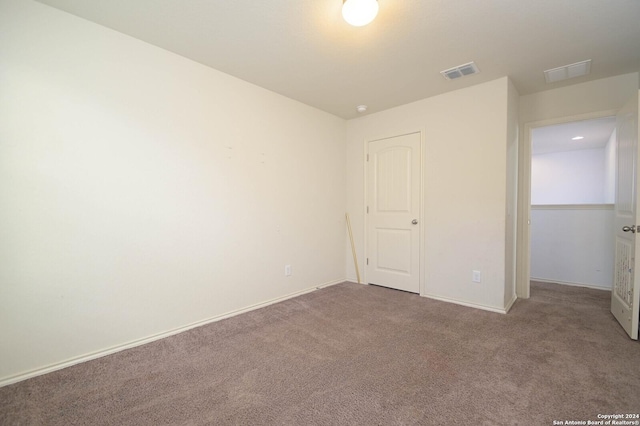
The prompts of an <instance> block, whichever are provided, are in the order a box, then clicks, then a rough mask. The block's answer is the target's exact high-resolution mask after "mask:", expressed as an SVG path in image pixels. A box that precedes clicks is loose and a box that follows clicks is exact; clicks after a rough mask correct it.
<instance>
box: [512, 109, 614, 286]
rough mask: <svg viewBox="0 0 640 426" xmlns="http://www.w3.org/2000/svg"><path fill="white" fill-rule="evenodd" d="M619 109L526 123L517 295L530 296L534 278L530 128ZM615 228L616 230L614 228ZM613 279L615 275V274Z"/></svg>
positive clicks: (602, 115) (606, 114)
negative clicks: (532, 273) (532, 274)
mask: <svg viewBox="0 0 640 426" xmlns="http://www.w3.org/2000/svg"><path fill="white" fill-rule="evenodd" d="M617 112H618V110H607V111H598V112H592V113H587V114H579V115H571V116H567V117H560V118H552V119H547V120H541V121H532V122H529V123H525V124H524V130H523V134H522V135H521V136H522V137H521V138H520V147H519V149H518V220H517V234H516V240H517V243H516V250H517V254H516V295H517V297H519V298H523V299H528V298H529V296H530V280H531V132H532V131H533V129H535V128H538V127H547V126H553V125H556V124H564V123H571V122H574V121H583V120H593V119H598V118H605V117H613V116H615V115H616V113H617ZM612 232H613V230H612ZM612 279H613V277H612Z"/></svg>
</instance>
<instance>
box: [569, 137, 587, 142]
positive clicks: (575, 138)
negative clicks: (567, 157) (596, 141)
mask: <svg viewBox="0 0 640 426" xmlns="http://www.w3.org/2000/svg"><path fill="white" fill-rule="evenodd" d="M580 139H584V136H574V137H572V138H571V140H572V141H579V140H580Z"/></svg>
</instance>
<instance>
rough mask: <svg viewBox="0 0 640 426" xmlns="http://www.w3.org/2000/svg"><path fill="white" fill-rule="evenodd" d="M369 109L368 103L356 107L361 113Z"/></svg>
mask: <svg viewBox="0 0 640 426" xmlns="http://www.w3.org/2000/svg"><path fill="white" fill-rule="evenodd" d="M366 110H367V106H366V105H358V106H357V107H356V111H358V112H359V113H360V114H362V113H363V112H365V111H366Z"/></svg>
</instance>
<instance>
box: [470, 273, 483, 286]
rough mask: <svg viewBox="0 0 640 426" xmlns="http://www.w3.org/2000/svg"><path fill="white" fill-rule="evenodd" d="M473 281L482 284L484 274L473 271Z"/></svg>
mask: <svg viewBox="0 0 640 426" xmlns="http://www.w3.org/2000/svg"><path fill="white" fill-rule="evenodd" d="M471 281H473V282H474V283H480V282H482V273H480V271H472V274H471Z"/></svg>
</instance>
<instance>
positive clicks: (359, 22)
mask: <svg viewBox="0 0 640 426" xmlns="http://www.w3.org/2000/svg"><path fill="white" fill-rule="evenodd" d="M378 8H379V6H378V0H344V3H343V4H342V17H343V18H344V20H345V21H347V22H348V23H349V24H351V25H353V26H354V27H362V26H364V25H367V24H368V23H369V22H371V21H373V20H374V19H375V17H376V16H377V15H378Z"/></svg>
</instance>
